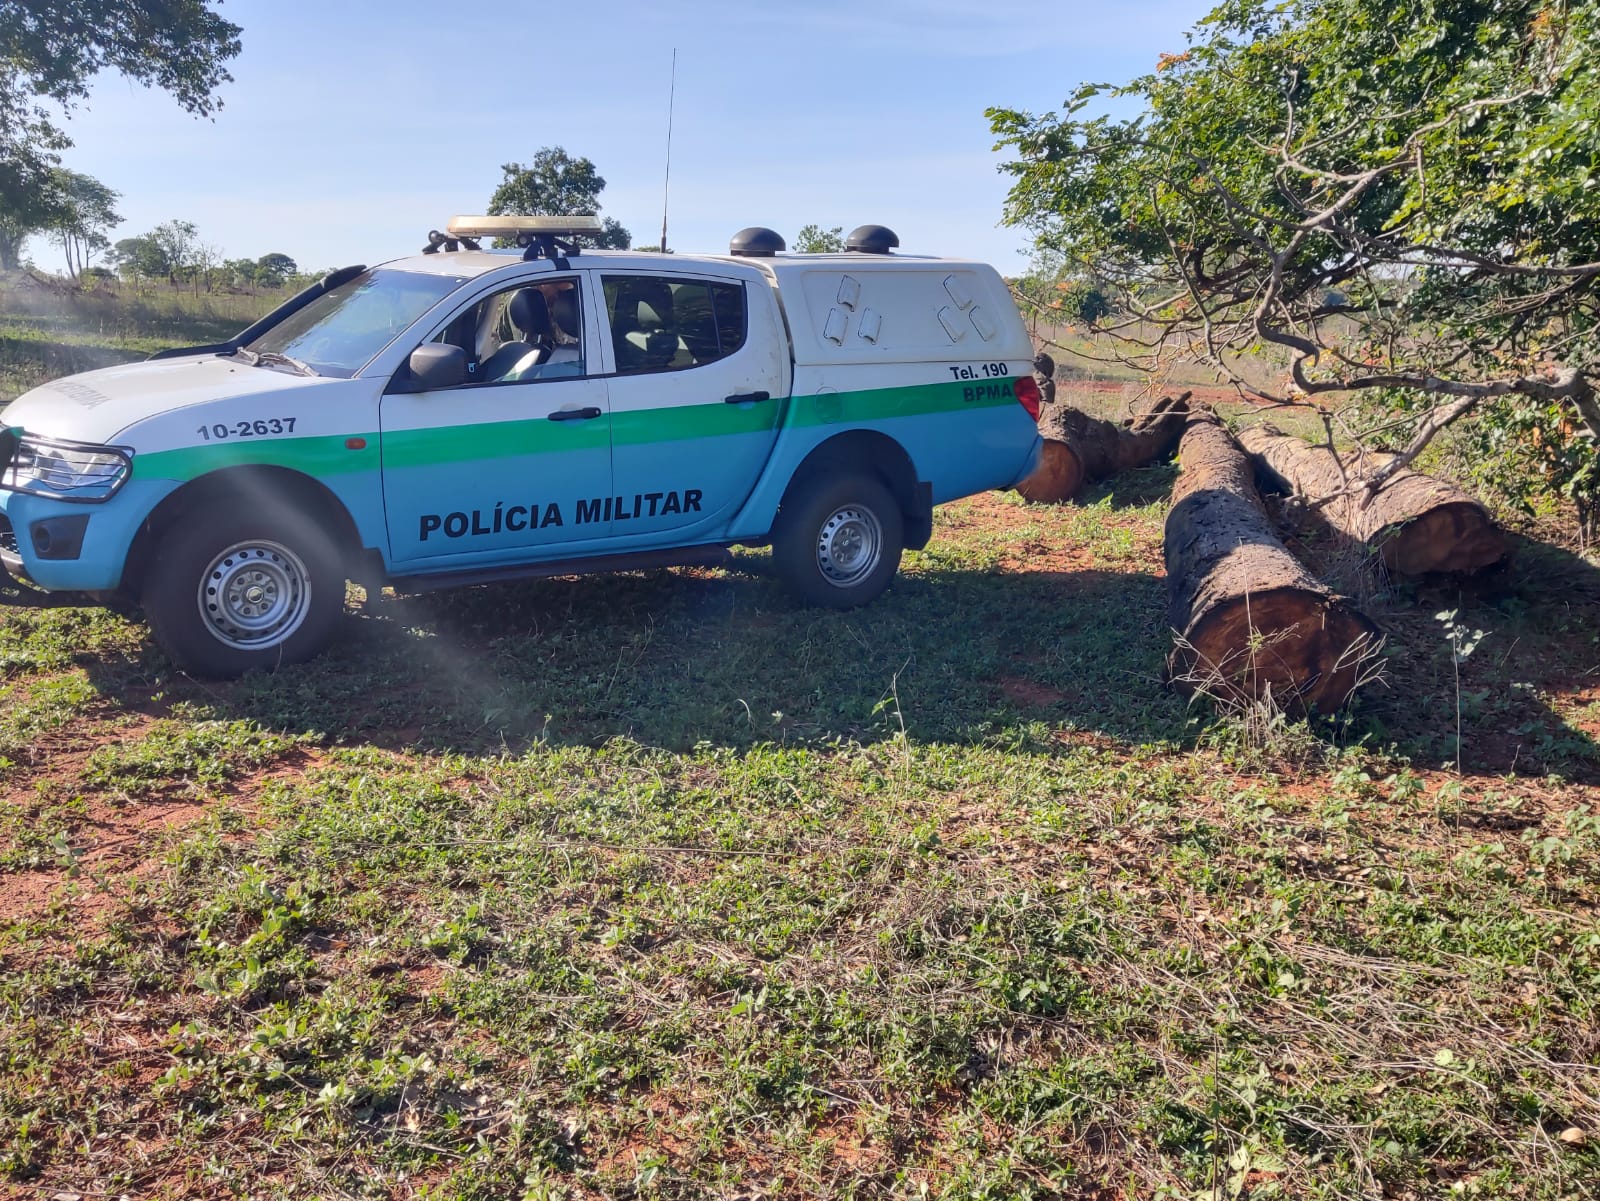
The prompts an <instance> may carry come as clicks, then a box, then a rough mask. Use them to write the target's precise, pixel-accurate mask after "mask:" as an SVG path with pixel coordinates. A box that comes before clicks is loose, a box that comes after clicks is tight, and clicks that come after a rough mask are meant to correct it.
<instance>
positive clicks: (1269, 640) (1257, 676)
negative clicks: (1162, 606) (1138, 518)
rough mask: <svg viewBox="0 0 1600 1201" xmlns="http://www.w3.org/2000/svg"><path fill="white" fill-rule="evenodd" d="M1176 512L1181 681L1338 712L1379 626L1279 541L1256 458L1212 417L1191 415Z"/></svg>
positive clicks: (1171, 585) (1174, 663)
mask: <svg viewBox="0 0 1600 1201" xmlns="http://www.w3.org/2000/svg"><path fill="white" fill-rule="evenodd" d="M1178 467H1179V474H1178V481H1177V483H1176V484H1175V485H1174V486H1173V489H1172V509H1171V511H1170V512H1169V513H1168V514H1167V526H1166V537H1165V546H1164V549H1165V552H1166V563H1167V588H1168V607H1167V620H1168V622H1169V624H1170V625H1171V627H1172V629H1173V631H1174V632H1175V634H1176V635H1177V640H1178V644H1177V648H1176V649H1175V650H1174V651H1173V654H1172V658H1171V660H1170V661H1169V664H1168V666H1169V670H1170V672H1171V675H1172V678H1173V680H1174V682H1176V683H1179V684H1181V685H1184V686H1186V687H1187V688H1188V689H1189V690H1191V691H1203V692H1205V693H1207V694H1209V695H1212V696H1216V697H1219V698H1221V699H1224V700H1233V701H1238V700H1244V699H1250V700H1259V699H1262V698H1264V697H1266V696H1267V695H1268V693H1269V692H1270V695H1271V696H1272V698H1273V699H1274V701H1276V703H1277V704H1278V705H1280V706H1281V707H1283V708H1285V709H1288V710H1299V709H1302V708H1307V709H1315V710H1318V711H1319V712H1323V713H1331V712H1333V711H1334V710H1336V709H1338V708H1339V707H1340V706H1341V705H1343V704H1344V703H1345V702H1346V701H1347V700H1348V699H1349V698H1350V695H1351V693H1352V692H1354V691H1355V688H1356V686H1357V683H1358V682H1359V680H1360V673H1361V669H1362V666H1363V661H1364V660H1365V659H1366V657H1367V656H1368V654H1369V653H1370V652H1371V651H1372V650H1373V649H1374V648H1375V647H1376V645H1377V641H1378V631H1377V628H1376V627H1375V626H1374V625H1373V624H1372V622H1371V621H1369V620H1368V619H1367V617H1366V616H1365V615H1364V614H1362V613H1361V612H1360V611H1359V610H1358V609H1356V608H1355V607H1354V606H1353V605H1352V604H1350V602H1349V601H1347V600H1346V599H1344V598H1343V597H1340V596H1336V595H1334V594H1333V593H1332V592H1331V591H1330V590H1329V589H1328V588H1327V587H1325V586H1324V585H1323V584H1322V583H1321V582H1320V581H1319V580H1317V578H1316V577H1315V576H1313V575H1312V574H1311V573H1310V572H1309V571H1307V570H1306V569H1305V567H1303V566H1302V565H1301V564H1300V562H1299V560H1297V559H1296V558H1295V557H1294V556H1293V555H1292V554H1290V553H1289V551H1288V550H1287V549H1286V548H1285V547H1284V545H1283V543H1282V542H1280V541H1279V540H1278V536H1277V534H1276V532H1275V531H1274V529H1273V525H1272V521H1271V519H1270V518H1269V517H1268V516H1267V511H1266V509H1265V508H1264V507H1263V505H1262V503H1261V498H1260V496H1259V495H1258V494H1257V492H1256V486H1255V478H1254V472H1253V471H1252V468H1251V464H1250V459H1249V458H1248V457H1247V456H1246V455H1245V453H1244V452H1243V451H1242V450H1240V449H1239V447H1238V446H1237V445H1236V444H1235V443H1234V441H1233V439H1232V438H1231V437H1230V436H1229V435H1228V431H1227V430H1226V429H1224V428H1223V426H1222V423H1221V422H1219V421H1218V420H1217V419H1216V418H1215V417H1213V416H1211V415H1210V414H1196V415H1194V416H1192V417H1190V418H1189V419H1188V422H1187V425H1186V428H1185V430H1184V434H1183V441H1182V442H1181V444H1180V445H1179V448H1178Z"/></svg>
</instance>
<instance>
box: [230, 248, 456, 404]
mask: <svg viewBox="0 0 1600 1201" xmlns="http://www.w3.org/2000/svg"><path fill="white" fill-rule="evenodd" d="M463 282H465V279H464V277H458V276H453V275H425V274H422V273H420V272H415V271H386V270H382V269H379V270H376V271H363V272H362V273H361V274H360V275H358V276H356V277H355V278H354V279H352V280H351V281H350V282H349V283H345V284H340V285H339V286H338V287H337V288H334V289H332V290H331V291H328V292H324V293H323V294H322V295H321V296H319V297H317V298H316V299H315V300H313V301H312V302H311V303H310V304H308V305H306V307H305V308H303V309H301V310H300V311H299V312H298V313H293V314H291V315H290V316H288V317H286V318H284V319H283V320H282V321H281V322H279V323H278V324H277V325H275V326H273V327H272V328H271V329H269V330H268V331H267V332H266V333H264V334H262V335H261V336H260V337H259V338H257V339H256V340H255V341H253V342H250V343H247V344H246V346H245V349H246V350H250V351H254V352H255V353H256V354H267V355H272V354H277V355H284V356H285V357H287V358H290V359H298V360H299V361H300V362H302V363H304V364H305V365H306V366H307V367H309V368H310V369H311V370H313V371H315V372H316V373H317V374H318V375H334V376H339V377H341V378H345V379H348V378H349V377H350V376H352V375H354V374H355V373H356V372H357V371H360V370H361V369H362V368H363V367H365V366H366V365H367V364H368V363H369V362H370V361H371V360H372V356H373V355H375V354H377V353H378V352H379V351H380V350H382V349H383V348H384V347H385V346H387V345H389V343H390V342H392V341H393V340H394V339H395V338H396V337H397V336H398V335H399V334H400V333H402V332H403V331H405V330H406V329H408V328H410V326H411V325H412V323H414V322H415V321H416V320H417V318H418V317H420V316H422V314H424V313H426V312H427V311H428V310H429V309H431V308H432V307H433V306H434V304H435V303H436V302H438V301H439V300H440V299H441V298H442V297H445V296H448V295H450V293H452V292H454V291H455V290H456V289H457V288H459V287H460V286H461V285H462V283H463Z"/></svg>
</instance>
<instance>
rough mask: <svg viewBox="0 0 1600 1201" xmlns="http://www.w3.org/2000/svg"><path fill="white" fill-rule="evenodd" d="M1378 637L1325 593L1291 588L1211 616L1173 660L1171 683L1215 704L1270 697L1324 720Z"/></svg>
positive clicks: (1229, 604) (1346, 693)
mask: <svg viewBox="0 0 1600 1201" xmlns="http://www.w3.org/2000/svg"><path fill="white" fill-rule="evenodd" d="M1377 644H1378V632H1377V630H1376V628H1375V627H1374V626H1373V625H1372V623H1371V622H1370V621H1369V620H1368V619H1367V618H1366V617H1365V616H1363V615H1362V614H1361V613H1359V612H1357V611H1356V610H1355V609H1353V608H1351V607H1350V606H1349V605H1347V604H1346V603H1345V602H1344V601H1343V600H1341V599H1340V598H1338V597H1333V596H1329V595H1328V594H1327V593H1326V592H1322V591H1315V590H1310V589H1305V588H1298V587H1287V588H1275V589H1271V590H1269V591H1265V592H1257V593H1252V594H1248V595H1240V596H1234V597H1231V598H1230V599H1228V600H1226V601H1223V602H1221V603H1220V604H1217V605H1216V606H1214V607H1213V608H1211V609H1210V610H1209V611H1208V612H1207V613H1206V614H1205V615H1204V616H1203V617H1202V618H1201V619H1200V620H1199V621H1198V622H1196V623H1195V625H1194V626H1193V627H1192V628H1191V629H1190V630H1189V631H1187V633H1186V634H1185V636H1184V639H1183V642H1182V644H1180V646H1179V647H1178V649H1177V650H1176V651H1174V653H1173V659H1172V665H1171V666H1172V671H1173V675H1174V679H1175V680H1176V681H1177V682H1179V683H1181V684H1184V685H1186V686H1187V687H1188V688H1189V689H1190V690H1192V691H1200V692H1205V693H1207V694H1209V695H1212V696H1216V697H1219V698H1221V699H1235V700H1237V699H1246V698H1248V699H1261V698H1264V697H1266V696H1267V695H1269V694H1270V695H1271V697H1272V698H1273V700H1274V701H1275V702H1276V703H1277V704H1278V705H1279V706H1280V707H1282V708H1284V709H1286V710H1291V711H1300V710H1308V709H1309V710H1315V711H1316V712H1319V713H1332V712H1334V711H1336V710H1338V709H1339V708H1340V707H1342V706H1343V705H1344V704H1345V702H1347V701H1348V700H1349V699H1350V696H1351V694H1352V693H1353V692H1354V691H1355V689H1356V686H1357V684H1358V683H1359V682H1360V679H1361V672H1362V668H1363V667H1364V666H1365V662H1366V660H1367V658H1368V657H1369V656H1370V654H1371V653H1372V652H1373V651H1375V650H1376V647H1377Z"/></svg>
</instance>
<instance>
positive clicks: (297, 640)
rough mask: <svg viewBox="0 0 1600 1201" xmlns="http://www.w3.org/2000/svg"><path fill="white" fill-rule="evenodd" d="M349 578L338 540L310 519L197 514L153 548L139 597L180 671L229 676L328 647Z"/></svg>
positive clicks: (274, 510) (290, 514) (289, 514)
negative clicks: (343, 563) (338, 546)
mask: <svg viewBox="0 0 1600 1201" xmlns="http://www.w3.org/2000/svg"><path fill="white" fill-rule="evenodd" d="M344 581H345V576H344V570H343V568H342V565H341V562H340V558H339V553H338V549H337V547H335V545H334V543H333V540H332V539H330V538H329V537H328V535H327V534H326V533H324V532H323V531H322V530H321V529H320V528H319V527H318V526H317V524H316V522H315V520H314V519H313V518H311V517H310V516H308V515H306V514H304V513H299V512H296V511H294V510H293V509H290V508H287V507H282V506H275V505H266V506H262V507H261V508H260V511H258V512H256V513H254V514H242V513H236V512H221V513H208V512H205V511H195V510H191V511H190V512H189V513H186V514H183V515H181V516H180V517H179V518H178V519H177V521H176V522H175V523H174V524H173V526H172V527H171V528H170V529H169V530H168V531H167V532H166V533H165V534H164V535H163V536H162V539H161V541H160V543H159V544H158V545H157V546H156V550H155V555H154V557H153V558H152V559H151V561H150V564H149V567H148V569H147V570H146V571H145V574H144V583H143V587H142V589H141V593H140V600H141V602H142V604H143V606H144V611H145V616H146V618H147V619H148V620H149V622H150V629H151V631H152V632H153V633H154V634H155V638H156V641H157V642H158V643H159V644H160V646H161V649H162V650H164V651H166V652H167V654H168V656H170V657H171V659H172V661H173V662H174V663H175V664H177V666H178V667H179V668H181V669H182V670H184V671H186V672H189V673H191V674H193V675H197V676H208V677H212V678H219V679H231V678H233V677H235V676H240V675H243V674H244V673H245V672H247V671H258V670H259V671H274V670H276V669H277V668H279V667H283V666H286V665H288V664H291V663H303V662H305V661H306V660H307V659H310V658H312V657H314V656H316V655H318V654H320V653H321V652H322V651H323V650H325V649H326V648H327V646H328V644H329V643H330V642H332V641H333V635H334V631H335V630H336V628H337V626H338V624H339V618H340V616H341V615H342V614H343V612H344Z"/></svg>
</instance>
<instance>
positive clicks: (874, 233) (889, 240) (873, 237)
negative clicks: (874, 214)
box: [844, 225, 900, 254]
mask: <svg viewBox="0 0 1600 1201" xmlns="http://www.w3.org/2000/svg"><path fill="white" fill-rule="evenodd" d="M898 245H900V239H899V237H898V236H897V235H896V234H895V232H894V230H892V229H890V228H889V227H888V226H887V225H858V226H856V227H855V228H854V229H852V230H851V231H850V236H849V237H848V238H846V239H845V240H844V248H845V249H846V250H848V251H851V252H852V253H854V254H888V253H889V252H890V251H891V250H893V249H894V248H895V247H896V246H898Z"/></svg>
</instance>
